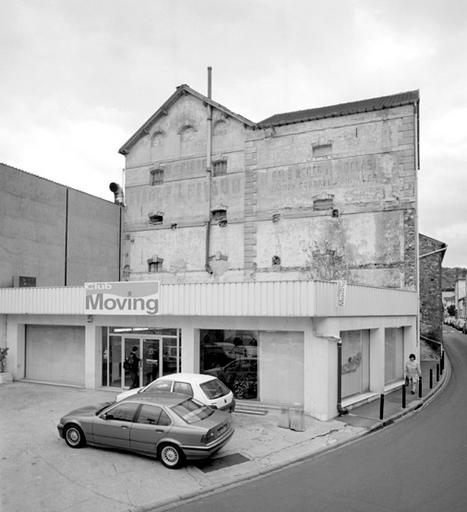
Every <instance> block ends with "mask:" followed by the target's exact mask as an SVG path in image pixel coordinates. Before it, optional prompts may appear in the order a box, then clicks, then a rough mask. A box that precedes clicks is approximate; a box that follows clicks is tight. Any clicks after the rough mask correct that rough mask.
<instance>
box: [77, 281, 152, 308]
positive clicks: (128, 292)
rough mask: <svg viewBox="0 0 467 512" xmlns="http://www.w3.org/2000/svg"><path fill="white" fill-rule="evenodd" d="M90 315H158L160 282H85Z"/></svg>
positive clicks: (87, 306)
mask: <svg viewBox="0 0 467 512" xmlns="http://www.w3.org/2000/svg"><path fill="white" fill-rule="evenodd" d="M84 288H85V290H86V305H85V313H86V314H88V315H156V314H157V313H158V311H159V282H158V281H140V282H136V281H133V282H127V281H125V282H116V283H85V284H84Z"/></svg>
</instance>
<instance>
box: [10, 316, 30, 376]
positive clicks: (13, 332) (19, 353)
mask: <svg viewBox="0 0 467 512" xmlns="http://www.w3.org/2000/svg"><path fill="white" fill-rule="evenodd" d="M6 346H7V347H8V348H9V350H8V356H7V364H6V370H7V371H8V372H10V373H11V375H12V376H13V379H14V380H17V379H24V378H25V377H26V374H25V370H26V369H25V365H24V361H25V357H26V351H25V350H26V347H25V328H24V324H18V323H17V322H16V321H14V320H11V319H9V320H8V321H7V326H6Z"/></svg>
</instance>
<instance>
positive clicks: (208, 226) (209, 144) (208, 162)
mask: <svg viewBox="0 0 467 512" xmlns="http://www.w3.org/2000/svg"><path fill="white" fill-rule="evenodd" d="M211 72H212V68H211V66H209V67H208V99H211V96H212V90H211V89H212V79H211ZM206 110H207V144H206V171H207V173H208V176H207V177H208V221H207V223H206V256H205V269H206V272H208V273H209V274H212V268H211V265H210V263H209V252H210V240H211V208H212V105H211V104H210V103H208V104H207V106H206Z"/></svg>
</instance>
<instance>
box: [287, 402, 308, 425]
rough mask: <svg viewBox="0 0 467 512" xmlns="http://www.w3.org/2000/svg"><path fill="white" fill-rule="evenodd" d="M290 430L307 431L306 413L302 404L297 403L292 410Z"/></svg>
mask: <svg viewBox="0 0 467 512" xmlns="http://www.w3.org/2000/svg"><path fill="white" fill-rule="evenodd" d="M290 430H295V431H296V432H304V431H305V413H304V411H303V406H302V404H299V403H296V404H293V406H292V407H291V408H290Z"/></svg>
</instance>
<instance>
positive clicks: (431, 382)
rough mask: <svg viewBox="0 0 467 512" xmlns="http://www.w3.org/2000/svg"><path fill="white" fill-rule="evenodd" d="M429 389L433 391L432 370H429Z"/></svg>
mask: <svg viewBox="0 0 467 512" xmlns="http://www.w3.org/2000/svg"><path fill="white" fill-rule="evenodd" d="M430 389H433V368H430Z"/></svg>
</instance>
